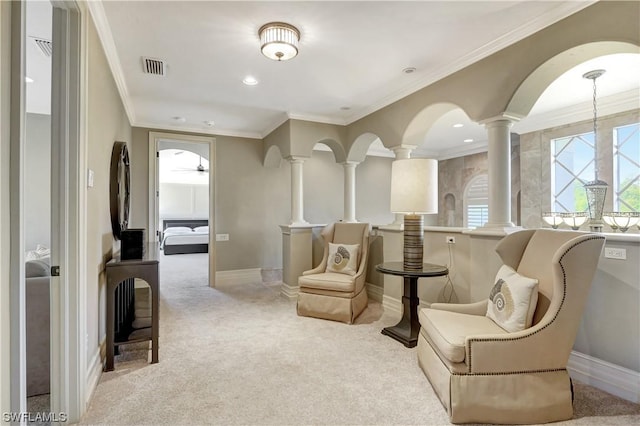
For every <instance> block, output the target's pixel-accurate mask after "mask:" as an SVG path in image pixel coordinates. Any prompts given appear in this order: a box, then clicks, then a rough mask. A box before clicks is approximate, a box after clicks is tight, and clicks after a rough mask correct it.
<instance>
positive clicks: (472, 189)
mask: <svg viewBox="0 0 640 426" xmlns="http://www.w3.org/2000/svg"><path fill="white" fill-rule="evenodd" d="M463 204H464V226H465V227H466V228H480V227H481V226H484V224H485V223H487V221H488V220H489V179H488V176H487V175H486V174H481V175H478V176H475V177H474V178H473V179H471V180H470V181H469V183H468V184H467V186H466V187H465V189H464V200H463Z"/></svg>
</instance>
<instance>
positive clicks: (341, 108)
mask: <svg viewBox="0 0 640 426" xmlns="http://www.w3.org/2000/svg"><path fill="white" fill-rule="evenodd" d="M350 109H351V107H348V106H343V107H340V110H342V111H349V110H350Z"/></svg>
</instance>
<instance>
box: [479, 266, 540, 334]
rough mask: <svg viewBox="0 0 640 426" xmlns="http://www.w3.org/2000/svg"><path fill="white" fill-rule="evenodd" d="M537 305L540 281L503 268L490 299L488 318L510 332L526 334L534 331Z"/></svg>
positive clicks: (497, 276)
mask: <svg viewBox="0 0 640 426" xmlns="http://www.w3.org/2000/svg"><path fill="white" fill-rule="evenodd" d="M537 303H538V280H536V279H534V278H527V277H524V276H522V275H520V274H518V273H517V272H516V271H514V270H513V269H512V268H510V267H509V266H507V265H503V266H502V267H501V268H500V270H499V271H498V273H497V274H496V281H495V284H494V286H493V288H492V289H491V294H490V295H489V300H488V302H487V316H488V317H489V318H491V319H492V320H493V321H494V322H495V323H496V324H498V325H499V326H500V327H502V328H503V329H504V330H506V331H509V332H514V331H520V330H524V329H525V328H529V327H531V323H532V322H533V313H534V311H535V310H536V304H537Z"/></svg>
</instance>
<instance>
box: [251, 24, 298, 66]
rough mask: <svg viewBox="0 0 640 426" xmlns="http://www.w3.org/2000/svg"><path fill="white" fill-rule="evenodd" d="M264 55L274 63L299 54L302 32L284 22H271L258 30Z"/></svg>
mask: <svg viewBox="0 0 640 426" xmlns="http://www.w3.org/2000/svg"><path fill="white" fill-rule="evenodd" d="M258 35H259V36H260V50H261V51H262V54H263V55H264V56H266V57H267V58H269V59H273V60H274V61H286V60H288V59H291V58H294V57H295V56H296V55H297V54H298V42H299V41H300V31H298V29H297V28H296V27H294V26H293V25H289V24H285V23H284V22H270V23H268V24H265V25H263V26H262V27H260V30H258Z"/></svg>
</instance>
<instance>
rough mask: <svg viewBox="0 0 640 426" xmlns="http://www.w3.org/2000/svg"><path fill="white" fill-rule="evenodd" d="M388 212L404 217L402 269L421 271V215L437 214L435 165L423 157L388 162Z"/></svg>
mask: <svg viewBox="0 0 640 426" xmlns="http://www.w3.org/2000/svg"><path fill="white" fill-rule="evenodd" d="M391 211H392V212H393V213H403V214H404V215H405V216H404V259H403V265H404V269H405V270H408V271H410V270H413V271H416V270H421V269H422V253H423V247H424V219H423V216H422V215H424V214H431V213H437V212H438V162H437V161H436V160H431V159H426V158H411V159H404V160H395V161H394V162H393V163H391Z"/></svg>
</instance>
